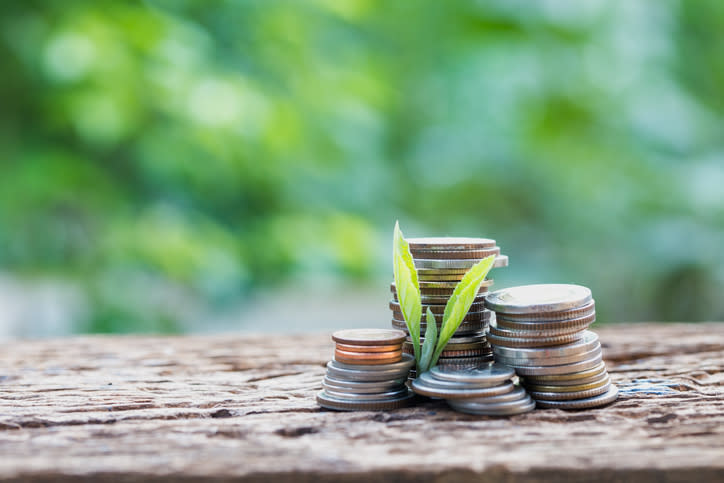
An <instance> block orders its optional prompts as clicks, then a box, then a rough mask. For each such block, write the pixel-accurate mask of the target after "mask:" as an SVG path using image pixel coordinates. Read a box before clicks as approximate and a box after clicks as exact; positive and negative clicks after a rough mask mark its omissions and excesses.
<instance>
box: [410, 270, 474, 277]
mask: <svg viewBox="0 0 724 483" xmlns="http://www.w3.org/2000/svg"><path fill="white" fill-rule="evenodd" d="M466 273H468V269H467V268H447V269H446V268H418V269H417V275H418V276H422V275H424V276H430V277H433V276H435V275H442V276H445V275H465V274H466Z"/></svg>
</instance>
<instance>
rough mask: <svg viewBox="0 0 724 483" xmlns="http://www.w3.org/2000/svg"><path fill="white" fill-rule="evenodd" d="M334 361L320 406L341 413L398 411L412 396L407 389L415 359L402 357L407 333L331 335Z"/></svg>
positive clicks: (373, 331)
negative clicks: (333, 343) (333, 345)
mask: <svg viewBox="0 0 724 483" xmlns="http://www.w3.org/2000/svg"><path fill="white" fill-rule="evenodd" d="M332 340H333V341H334V342H335V350H334V360H333V361H329V362H328V363H327V375H326V376H325V377H324V380H323V381H322V387H323V389H322V391H321V392H320V393H319V394H317V403H318V404H319V405H320V406H322V407H324V408H327V409H336V410H339V411H375V410H384V409H395V408H399V407H403V406H405V405H406V404H407V402H408V401H409V399H410V398H411V397H413V394H412V393H411V392H410V391H409V390H408V388H407V386H406V385H405V381H406V380H407V377H408V373H409V371H410V368H411V367H412V366H413V365H414V363H415V358H414V357H412V356H409V355H407V354H403V353H402V342H403V341H404V340H405V333H404V332H402V331H401V330H390V329H349V330H340V331H337V332H335V333H334V334H332Z"/></svg>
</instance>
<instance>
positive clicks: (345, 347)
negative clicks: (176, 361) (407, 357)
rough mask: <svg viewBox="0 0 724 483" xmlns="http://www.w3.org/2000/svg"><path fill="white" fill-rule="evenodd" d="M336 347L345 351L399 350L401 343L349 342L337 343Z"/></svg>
mask: <svg viewBox="0 0 724 483" xmlns="http://www.w3.org/2000/svg"><path fill="white" fill-rule="evenodd" d="M336 347H337V349H340V350H343V351H346V352H364V353H370V352H394V351H397V350H400V348H401V347H402V344H391V345H351V344H339V343H338V344H337V345H336Z"/></svg>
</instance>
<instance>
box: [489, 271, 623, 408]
mask: <svg viewBox="0 0 724 483" xmlns="http://www.w3.org/2000/svg"><path fill="white" fill-rule="evenodd" d="M485 304H486V306H487V307H488V308H490V309H492V310H494V311H495V322H492V323H491V324H490V332H489V333H488V340H489V341H490V343H491V345H492V347H493V352H494V354H495V360H496V361H498V362H502V363H503V364H507V365H509V366H511V367H514V368H515V371H516V372H517V374H518V376H519V377H520V382H521V384H522V385H523V386H524V387H525V388H526V389H527V390H528V393H529V394H530V395H531V396H532V397H533V398H534V399H535V400H536V402H537V405H538V407H541V408H561V409H585V408H593V407H598V406H603V405H605V404H608V403H610V402H612V401H615V400H616V398H617V397H618V389H617V388H616V386H615V385H613V384H611V379H610V378H609V376H608V372H607V371H606V364H605V363H604V362H603V360H602V351H601V343H600V342H599V340H598V335H596V334H595V333H594V332H591V331H589V330H586V329H587V328H588V326H589V325H590V324H592V323H593V322H594V321H595V319H596V310H595V303H594V300H593V298H592V296H591V291H590V290H589V289H588V288H586V287H582V286H580V285H565V284H546V285H526V286H522V287H513V288H509V289H503V290H498V291H496V292H493V293H491V294H489V295H488V296H487V297H486V299H485Z"/></svg>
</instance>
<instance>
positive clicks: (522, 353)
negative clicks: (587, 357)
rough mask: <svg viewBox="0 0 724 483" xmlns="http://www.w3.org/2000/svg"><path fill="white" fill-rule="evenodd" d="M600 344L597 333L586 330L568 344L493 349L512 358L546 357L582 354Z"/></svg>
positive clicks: (497, 346)
mask: <svg viewBox="0 0 724 483" xmlns="http://www.w3.org/2000/svg"><path fill="white" fill-rule="evenodd" d="M600 346H601V343H600V342H599V340H598V334H596V333H595V332H591V331H590V330H586V331H584V332H583V333H582V334H581V338H580V340H578V341H576V342H572V343H570V344H565V345H557V346H547V347H505V346H500V345H495V346H494V350H495V354H496V355H501V356H503V357H510V358H513V359H548V358H551V357H565V356H571V355H577V354H582V353H584V352H588V351H590V350H591V349H593V348H595V347H600Z"/></svg>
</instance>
